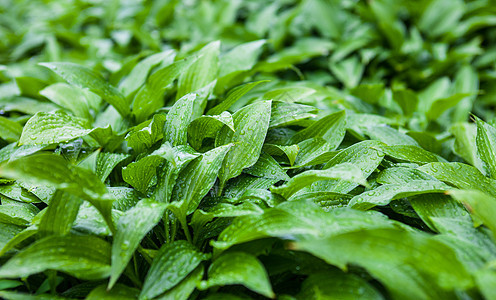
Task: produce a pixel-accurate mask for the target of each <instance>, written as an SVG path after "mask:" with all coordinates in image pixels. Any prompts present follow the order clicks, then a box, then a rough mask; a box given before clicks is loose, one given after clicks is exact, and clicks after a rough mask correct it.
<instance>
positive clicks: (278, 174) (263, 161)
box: [244, 151, 289, 180]
mask: <svg viewBox="0 0 496 300" xmlns="http://www.w3.org/2000/svg"><path fill="white" fill-rule="evenodd" d="M244 172H245V173H247V174H250V175H253V176H258V177H265V178H274V179H279V180H288V179H289V176H288V175H287V174H286V171H284V169H283V168H282V167H281V166H280V165H279V164H278V163H277V161H276V160H275V159H274V158H272V156H270V155H268V154H266V153H265V152H263V151H262V153H261V154H260V157H259V158H258V161H257V162H256V163H255V164H254V165H253V166H251V167H249V168H248V169H245V170H244Z"/></svg>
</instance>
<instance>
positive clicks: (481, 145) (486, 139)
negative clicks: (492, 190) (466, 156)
mask: <svg viewBox="0 0 496 300" xmlns="http://www.w3.org/2000/svg"><path fill="white" fill-rule="evenodd" d="M475 120H476V122H477V135H476V143H477V153H478V154H479V156H480V159H481V160H482V161H483V162H484V164H485V166H486V167H487V168H488V169H489V174H490V175H491V177H492V178H496V128H494V127H492V126H491V125H489V124H487V123H486V122H484V121H482V120H481V119H479V118H477V117H476V119H475Z"/></svg>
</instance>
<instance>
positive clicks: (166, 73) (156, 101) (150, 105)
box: [133, 58, 195, 122]
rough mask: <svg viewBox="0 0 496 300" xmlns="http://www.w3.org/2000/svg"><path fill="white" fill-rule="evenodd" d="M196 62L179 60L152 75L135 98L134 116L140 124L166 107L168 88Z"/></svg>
mask: <svg viewBox="0 0 496 300" xmlns="http://www.w3.org/2000/svg"><path fill="white" fill-rule="evenodd" d="M194 62H195V58H186V59H183V60H179V61H176V62H175V63H173V64H171V65H169V66H167V67H164V68H162V69H160V70H158V71H157V72H155V73H153V74H152V75H150V77H149V78H148V80H147V81H146V84H145V85H143V86H142V87H141V88H140V89H139V90H138V92H137V93H136V96H135V97H134V102H133V114H134V116H135V118H136V120H137V121H138V122H143V121H144V120H146V118H148V116H150V115H151V114H152V113H153V112H155V111H156V110H157V109H159V108H161V107H162V106H164V99H163V98H164V93H165V90H166V88H167V86H169V85H170V84H171V83H172V82H173V81H174V80H175V79H176V78H177V77H178V76H179V75H180V74H181V72H184V70H186V69H187V68H188V67H189V66H190V65H191V64H192V63H194Z"/></svg>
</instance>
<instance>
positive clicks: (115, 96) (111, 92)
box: [40, 62, 129, 117]
mask: <svg viewBox="0 0 496 300" xmlns="http://www.w3.org/2000/svg"><path fill="white" fill-rule="evenodd" d="M40 65H42V66H44V67H47V68H49V69H50V70H52V71H53V72H55V73H57V75H59V76H60V77H62V78H63V79H64V80H66V81H67V82H68V83H70V84H72V85H75V86H77V87H80V88H83V89H85V88H86V89H89V90H90V91H92V92H93V93H95V94H97V95H98V96H100V97H102V99H103V100H105V101H107V102H108V103H110V104H111V105H112V106H113V107H114V108H115V109H116V110H117V111H118V112H119V113H120V114H121V115H122V116H123V117H125V116H127V115H128V114H129V103H127V101H126V99H125V98H124V96H123V95H122V94H121V93H120V92H119V90H117V89H116V88H115V87H114V86H112V85H110V84H109V83H108V82H107V81H105V80H104V79H103V78H102V77H101V76H100V75H99V74H97V73H95V72H93V71H92V70H90V69H88V68H86V67H83V66H80V65H77V64H74V63H69V62H50V63H41V64H40Z"/></svg>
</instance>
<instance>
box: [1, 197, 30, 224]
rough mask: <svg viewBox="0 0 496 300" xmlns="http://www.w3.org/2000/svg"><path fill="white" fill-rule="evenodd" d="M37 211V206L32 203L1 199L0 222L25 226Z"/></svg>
mask: <svg viewBox="0 0 496 300" xmlns="http://www.w3.org/2000/svg"><path fill="white" fill-rule="evenodd" d="M38 213H39V210H38V208H37V207H36V206H34V205H32V204H29V203H22V202H17V201H12V200H8V199H2V205H0V222H2V223H6V224H13V225H18V226H27V225H29V223H31V222H32V221H33V218H34V217H35V216H36V214H38Z"/></svg>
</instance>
